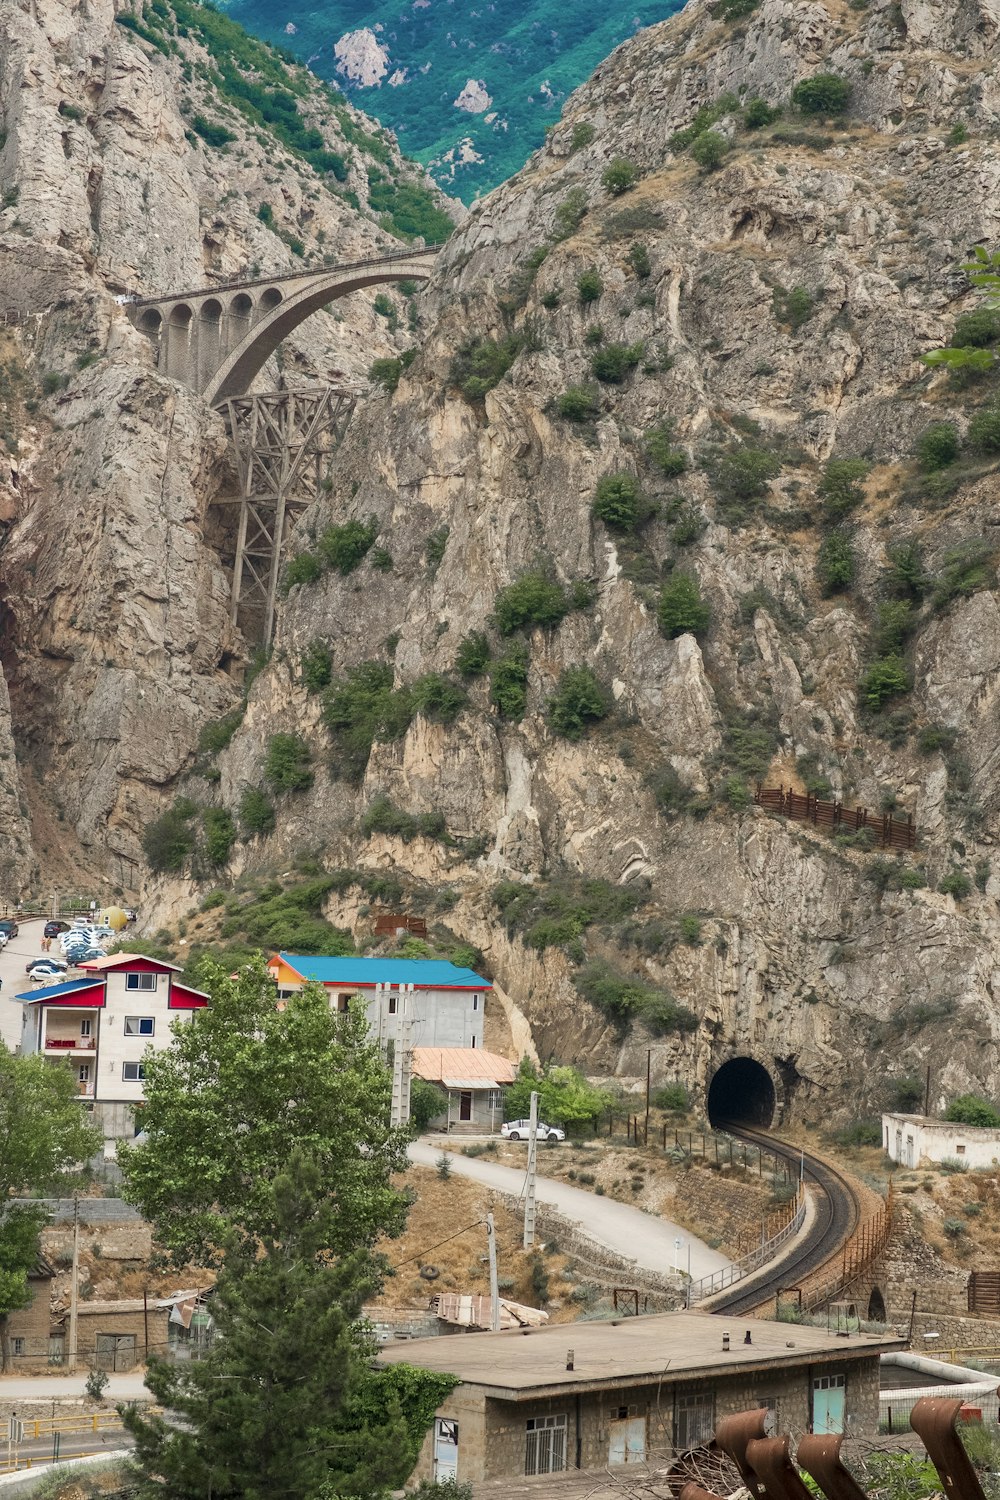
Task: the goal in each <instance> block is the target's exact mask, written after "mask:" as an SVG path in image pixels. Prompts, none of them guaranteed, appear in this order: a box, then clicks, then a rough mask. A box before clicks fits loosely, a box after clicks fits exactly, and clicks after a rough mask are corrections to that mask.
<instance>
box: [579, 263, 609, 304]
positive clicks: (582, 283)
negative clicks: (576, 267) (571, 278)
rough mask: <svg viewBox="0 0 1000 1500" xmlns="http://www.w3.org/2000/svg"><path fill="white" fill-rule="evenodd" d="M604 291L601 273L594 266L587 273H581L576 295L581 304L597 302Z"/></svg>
mask: <svg viewBox="0 0 1000 1500" xmlns="http://www.w3.org/2000/svg"><path fill="white" fill-rule="evenodd" d="M603 291H604V282H603V281H602V279H601V273H600V271H598V270H597V269H596V267H594V266H591V267H590V269H589V270H587V271H581V272H580V274H579V276H578V277H577V278H576V295H577V296H578V297H579V299H580V301H581V302H584V303H586V302H596V301H597V299H598V298H599V297H600V295H601V293H602V292H603Z"/></svg>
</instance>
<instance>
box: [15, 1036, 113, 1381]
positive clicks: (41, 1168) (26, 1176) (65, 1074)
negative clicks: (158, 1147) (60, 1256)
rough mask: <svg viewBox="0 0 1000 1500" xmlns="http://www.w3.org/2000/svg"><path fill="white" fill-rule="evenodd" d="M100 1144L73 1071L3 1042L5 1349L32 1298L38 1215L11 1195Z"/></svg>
mask: <svg viewBox="0 0 1000 1500" xmlns="http://www.w3.org/2000/svg"><path fill="white" fill-rule="evenodd" d="M99 1147H100V1134H99V1132H98V1131H97V1130H95V1129H94V1128H93V1127H92V1126H91V1125H90V1124H89V1122H88V1120H87V1116H86V1115H85V1114H84V1110H83V1104H82V1102H81V1100H80V1096H79V1094H78V1093H77V1087H76V1080H75V1078H74V1076H73V1073H71V1071H70V1069H69V1068H68V1067H67V1066H65V1065H64V1064H61V1063H58V1062H56V1063H52V1062H50V1061H49V1060H48V1058H44V1057H38V1056H34V1057H19V1056H15V1055H14V1054H13V1053H11V1052H8V1051H7V1049H6V1047H0V1354H2V1358H3V1362H4V1365H5V1364H6V1357H7V1347H6V1346H7V1332H6V1320H7V1317H8V1314H10V1313H12V1312H14V1311H15V1310H16V1309H17V1308H19V1307H26V1306H27V1305H28V1303H29V1302H30V1300H31V1299H30V1296H29V1293H28V1272H29V1271H30V1270H31V1268H32V1266H33V1265H34V1262H35V1259H36V1257H37V1255H38V1231H39V1229H40V1227H41V1216H40V1214H39V1213H38V1212H37V1211H36V1210H35V1209H34V1208H33V1207H30V1206H27V1205H25V1206H19V1205H14V1204H12V1203H11V1202H10V1199H11V1198H14V1197H17V1196H19V1195H21V1194H24V1193H28V1192H31V1191H34V1190H37V1189H39V1188H44V1187H46V1186H47V1185H48V1184H49V1183H50V1182H51V1180H52V1179H53V1178H54V1177H55V1176H56V1175H57V1174H58V1173H60V1172H64V1171H66V1170H67V1169H68V1168H70V1167H73V1166H76V1165H77V1164H78V1163H79V1162H81V1161H86V1159H87V1158H88V1157H89V1156H92V1155H93V1154H94V1152H95V1151H97V1150H98V1149H99Z"/></svg>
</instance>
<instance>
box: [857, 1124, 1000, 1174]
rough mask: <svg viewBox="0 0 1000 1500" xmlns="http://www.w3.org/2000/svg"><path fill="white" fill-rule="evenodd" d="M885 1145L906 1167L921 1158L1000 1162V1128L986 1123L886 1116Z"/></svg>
mask: <svg viewBox="0 0 1000 1500" xmlns="http://www.w3.org/2000/svg"><path fill="white" fill-rule="evenodd" d="M882 1145H883V1147H884V1148H885V1153H886V1155H887V1156H891V1157H892V1160H893V1161H897V1162H899V1163H900V1165H901V1166H904V1167H919V1165H920V1163H921V1162H922V1161H927V1162H941V1161H960V1162H963V1163H964V1164H965V1165H966V1166H968V1167H996V1166H998V1165H1000V1130H993V1129H989V1128H987V1127H986V1126H983V1125H959V1124H958V1123H956V1122H955V1121H953V1120H930V1119H927V1118H925V1116H924V1115H883V1116H882Z"/></svg>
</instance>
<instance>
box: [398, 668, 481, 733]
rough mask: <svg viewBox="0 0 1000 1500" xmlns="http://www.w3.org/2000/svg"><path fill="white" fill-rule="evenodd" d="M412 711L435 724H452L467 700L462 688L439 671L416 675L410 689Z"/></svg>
mask: <svg viewBox="0 0 1000 1500" xmlns="http://www.w3.org/2000/svg"><path fill="white" fill-rule="evenodd" d="M410 701H411V702H412V704H413V708H414V711H415V712H416V713H418V714H423V716H424V718H425V719H430V720H431V721H432V722H433V723H435V724H454V722H455V720H456V719H457V718H458V716H459V714H460V713H461V712H462V709H463V708H464V707H465V705H466V703H467V702H468V698H467V697H466V694H465V690H464V688H462V687H460V686H459V684H458V683H457V682H452V680H451V678H450V677H445V676H444V675H443V674H442V673H441V672H428V673H427V674H426V675H425V676H424V677H418V678H417V680H416V682H415V683H414V684H413V686H412V688H411V689H410Z"/></svg>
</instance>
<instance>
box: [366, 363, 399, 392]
mask: <svg viewBox="0 0 1000 1500" xmlns="http://www.w3.org/2000/svg"><path fill="white" fill-rule="evenodd" d="M402 373H403V361H402V360H401V359H376V360H373V361H372V364H371V366H370V367H369V370H368V379H369V380H370V381H371V382H372V384H373V385H380V386H382V387H383V388H384V389H385V390H387V391H388V392H389V393H390V395H391V393H392V392H393V391H394V390H395V389H396V387H397V386H398V384H399V381H400V377H401V375H402Z"/></svg>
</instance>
